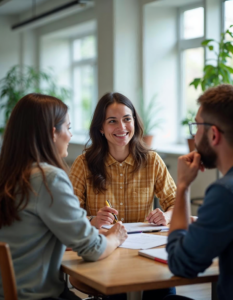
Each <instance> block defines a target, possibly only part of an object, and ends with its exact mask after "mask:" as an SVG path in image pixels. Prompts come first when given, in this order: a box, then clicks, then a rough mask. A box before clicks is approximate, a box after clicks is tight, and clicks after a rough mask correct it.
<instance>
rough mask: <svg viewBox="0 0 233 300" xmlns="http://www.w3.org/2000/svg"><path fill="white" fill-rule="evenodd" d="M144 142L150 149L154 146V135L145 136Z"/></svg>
mask: <svg viewBox="0 0 233 300" xmlns="http://www.w3.org/2000/svg"><path fill="white" fill-rule="evenodd" d="M143 141H144V142H145V144H147V146H148V147H149V148H151V146H152V141H153V135H144V136H143Z"/></svg>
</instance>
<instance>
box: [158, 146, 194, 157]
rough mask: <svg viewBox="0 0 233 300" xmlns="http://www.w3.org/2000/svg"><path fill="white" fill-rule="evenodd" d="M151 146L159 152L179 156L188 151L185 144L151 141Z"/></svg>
mask: <svg viewBox="0 0 233 300" xmlns="http://www.w3.org/2000/svg"><path fill="white" fill-rule="evenodd" d="M152 148H153V149H155V151H156V152H158V153H159V154H165V155H174V156H180V155H184V154H187V153H189V149H188V145H187V144H159V143H156V144H155V143H153V145H152Z"/></svg>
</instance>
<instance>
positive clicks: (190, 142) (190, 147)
mask: <svg viewBox="0 0 233 300" xmlns="http://www.w3.org/2000/svg"><path fill="white" fill-rule="evenodd" d="M187 141H188V146H189V152H192V151H193V150H195V142H194V138H191V139H187Z"/></svg>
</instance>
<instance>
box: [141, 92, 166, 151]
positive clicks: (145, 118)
mask: <svg viewBox="0 0 233 300" xmlns="http://www.w3.org/2000/svg"><path fill="white" fill-rule="evenodd" d="M161 109H162V108H161V106H160V105H159V103H158V101H157V99H156V96H153V97H152V98H151V100H150V101H149V102H148V103H145V102H144V101H143V99H142V100H141V101H140V116H141V118H142V122H143V125H144V133H143V140H144V142H145V143H146V144H147V145H148V146H149V147H151V145H152V141H153V129H154V128H159V127H160V125H161V123H162V121H163V120H162V119H161V118H158V113H159V112H160V111H161Z"/></svg>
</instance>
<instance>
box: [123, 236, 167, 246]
mask: <svg viewBox="0 0 233 300" xmlns="http://www.w3.org/2000/svg"><path fill="white" fill-rule="evenodd" d="M165 244H167V237H166V236H162V235H154V234H146V233H134V234H129V235H128V238H127V239H126V240H125V241H124V243H122V244H121V245H120V247H121V248H128V249H149V248H154V247H158V246H162V245H165Z"/></svg>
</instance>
